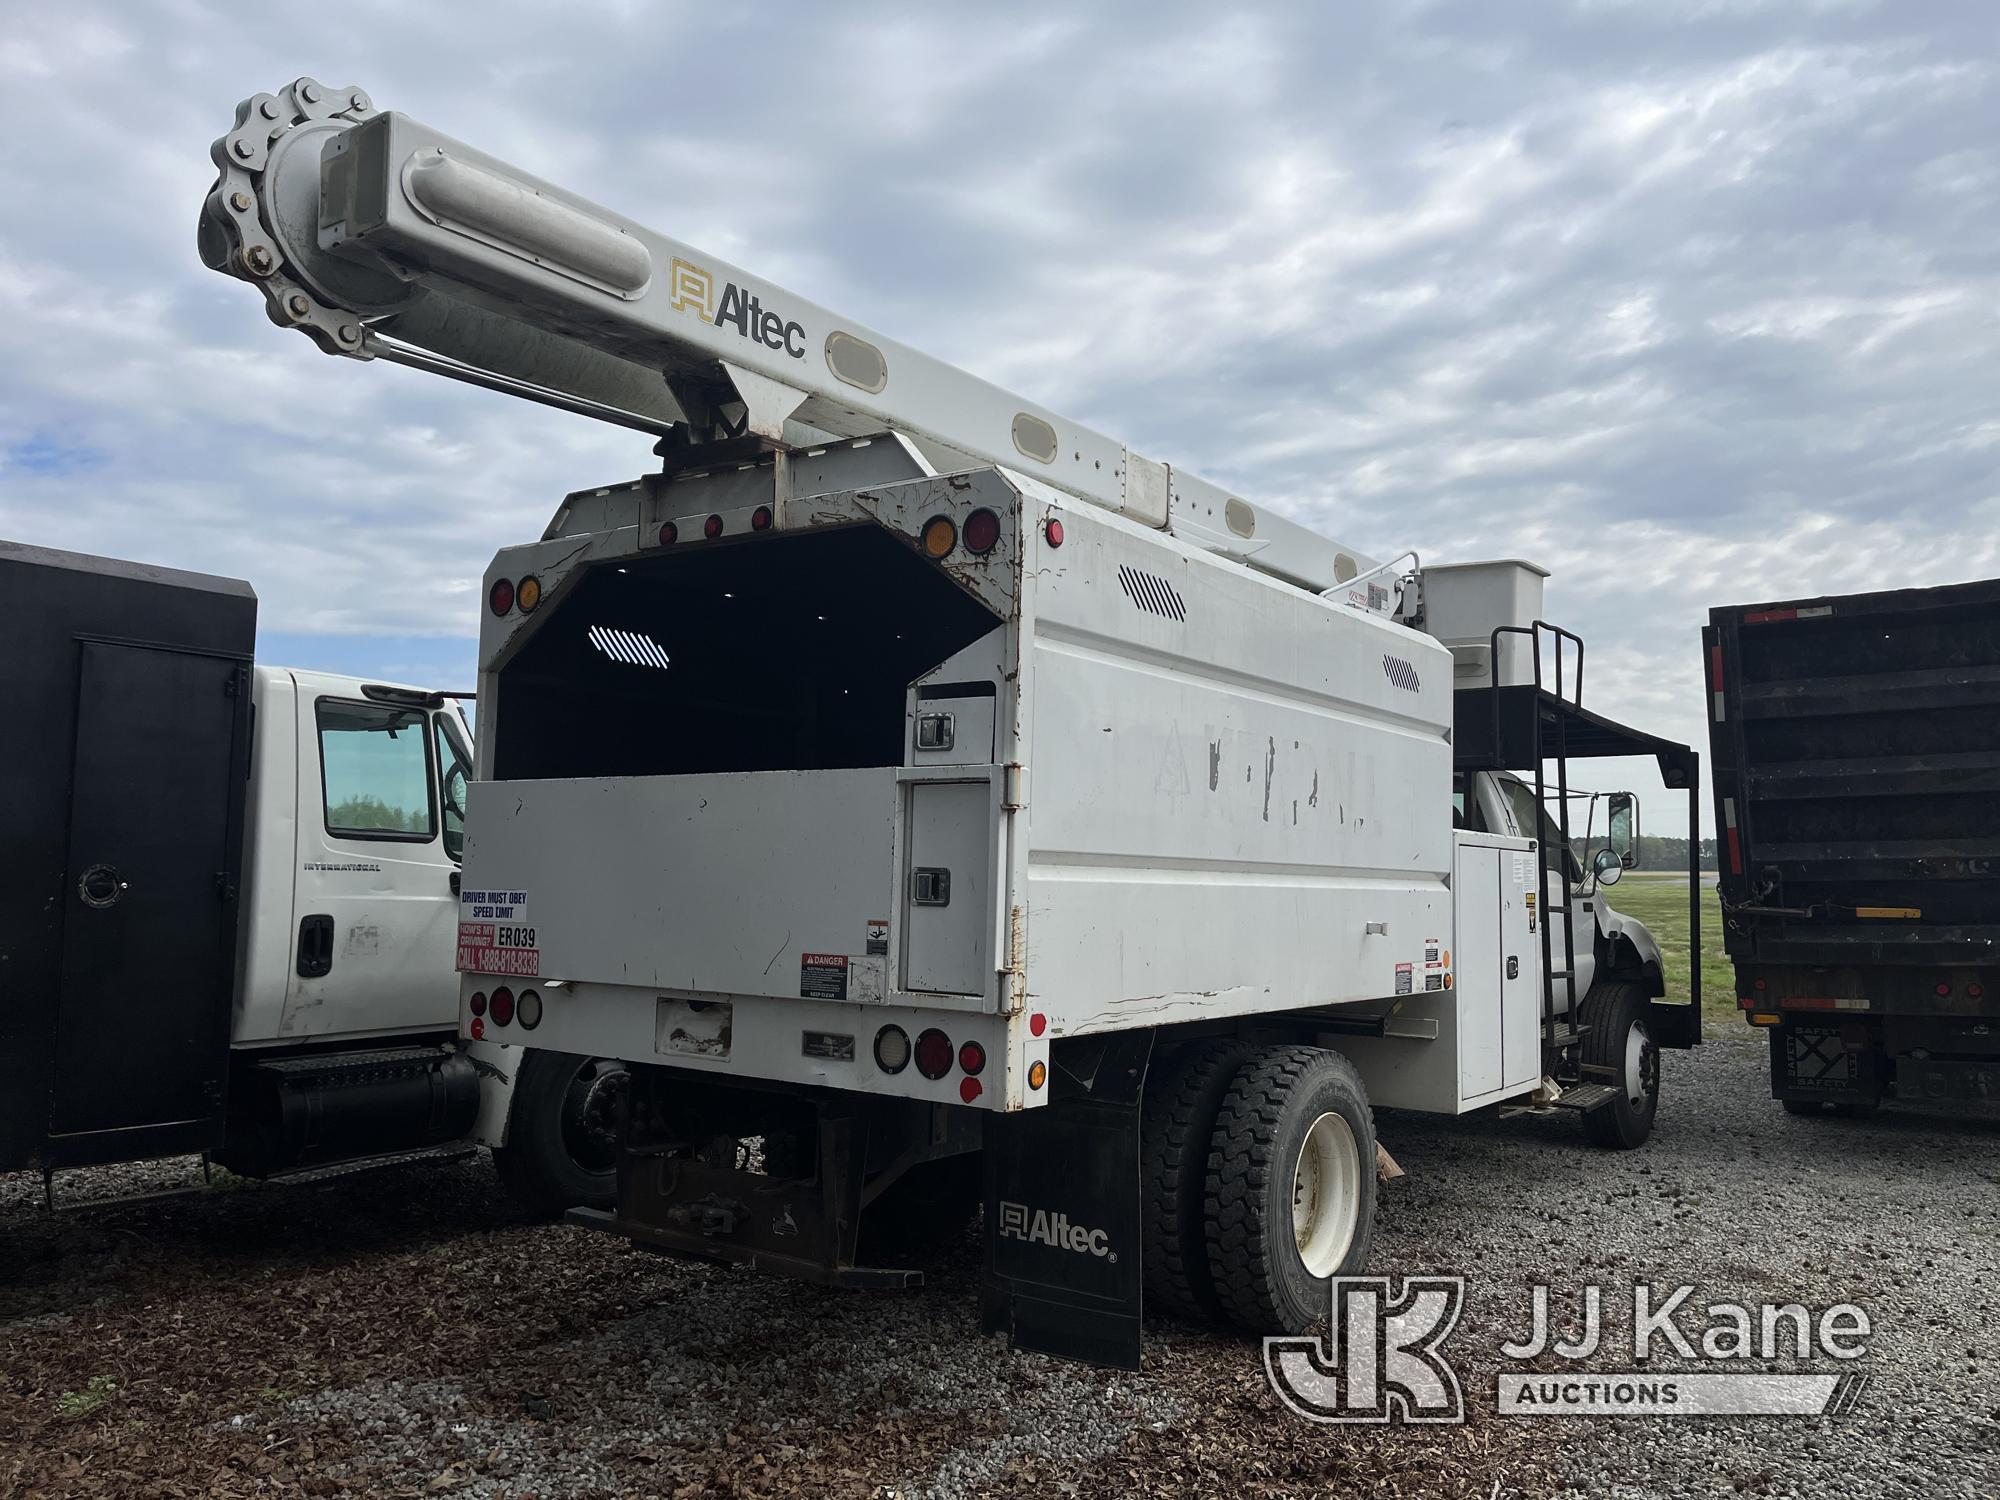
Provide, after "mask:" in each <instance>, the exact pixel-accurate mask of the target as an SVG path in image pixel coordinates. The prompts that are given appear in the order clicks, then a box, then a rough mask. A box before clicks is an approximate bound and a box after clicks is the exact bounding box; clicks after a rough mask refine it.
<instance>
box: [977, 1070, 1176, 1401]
mask: <svg viewBox="0 0 2000 1500" xmlns="http://www.w3.org/2000/svg"><path fill="white" fill-rule="evenodd" d="M1152 1049H1153V1034H1152V1032H1150V1031H1133V1032H1120V1033H1117V1034H1114V1035H1110V1036H1102V1037H1078V1038H1075V1039H1074V1040H1070V1041H1065V1042H1059V1043H1057V1044H1056V1046H1055V1048H1054V1049H1053V1050H1052V1052H1051V1056H1050V1069H1049V1073H1050V1077H1049V1096H1050V1097H1049V1102H1048V1103H1047V1104H1046V1105H1044V1106H1043V1107H1042V1108H1040V1109H1029V1110H1023V1111H1021V1112H1020V1113H1018V1114H1009V1115H998V1116H995V1117H993V1118H992V1119H991V1120H989V1121H988V1122H987V1127H986V1269H985V1274H984V1276H983V1278H982V1281H981V1288H980V1293H981V1295H980V1303H981V1313H982V1317H983V1320H984V1324H985V1328H986V1331H987V1332H988V1333H999V1332H1001V1331H1003V1330H1004V1331H1005V1332H1006V1334H1007V1340H1008V1343H1009V1344H1010V1345H1011V1346H1012V1347H1014V1348H1016V1349H1033V1350H1035V1351H1037V1352H1039V1353H1042V1354H1053V1355H1056V1356H1058V1357H1061V1358H1064V1359H1080V1360H1085V1361H1087V1362H1089V1363H1091V1364H1096V1365H1108V1366H1110V1367H1111V1368H1113V1369H1119V1370H1136V1369H1138V1368H1139V1337H1140V1318H1141V1314H1142V1312H1143V1308H1142V1306H1141V1295H1142V1293H1141V1284H1142V1283H1141V1276H1142V1272H1143V1268H1144V1264H1145V1257H1144V1255H1143V1254H1142V1253H1141V1247H1140V1244H1139V1236H1140V1201H1139V1107H1140V1101H1141V1099H1142V1097H1143V1095H1144V1092H1145V1084H1146V1065H1147V1063H1148V1061H1149V1060H1150V1058H1151V1055H1152Z"/></svg>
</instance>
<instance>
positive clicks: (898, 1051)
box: [875, 1026, 910, 1073]
mask: <svg viewBox="0 0 2000 1500" xmlns="http://www.w3.org/2000/svg"><path fill="white" fill-rule="evenodd" d="M909 1065H910V1034H909V1033H908V1032H907V1031H905V1030H903V1028H902V1027H900V1026H884V1027H883V1028H882V1029H881V1030H880V1031H878V1032H876V1033H875V1066H876V1067H878V1068H880V1069H881V1070H882V1071H883V1072H884V1073H900V1072H902V1071H903V1069H905V1068H907V1067H908V1066H909Z"/></svg>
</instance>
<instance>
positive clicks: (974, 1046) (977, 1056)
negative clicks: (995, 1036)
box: [958, 1042, 986, 1077]
mask: <svg viewBox="0 0 2000 1500" xmlns="http://www.w3.org/2000/svg"><path fill="white" fill-rule="evenodd" d="M958 1065H959V1067H960V1068H962V1069H963V1070H964V1071H965V1072H967V1073H970V1074H972V1075H973V1076H974V1077H977V1076H978V1075H979V1073H980V1072H981V1071H982V1070H983V1069H984V1068H985V1067H986V1049H985V1048H984V1047H982V1046H980V1045H979V1043H977V1042H967V1043H966V1044H965V1045H964V1046H963V1047H960V1048H959V1049H958Z"/></svg>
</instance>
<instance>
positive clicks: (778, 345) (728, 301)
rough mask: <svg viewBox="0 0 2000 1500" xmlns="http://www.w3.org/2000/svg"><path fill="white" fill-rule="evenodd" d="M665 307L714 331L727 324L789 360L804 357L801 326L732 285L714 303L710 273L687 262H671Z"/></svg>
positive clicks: (804, 348)
mask: <svg viewBox="0 0 2000 1500" xmlns="http://www.w3.org/2000/svg"><path fill="white" fill-rule="evenodd" d="M667 305H668V306H669V307H671V308H673V309H674V311H675V312H691V313H693V314H694V315H695V316H696V317H697V318H700V319H701V320H702V322H704V323H710V324H713V325H714V326H715V327H717V328H720V327H722V326H723V325H724V324H727V325H728V326H729V327H731V328H734V329H735V330H736V331H737V332H738V333H739V334H741V335H742V336H743V337H744V338H746V339H749V340H750V341H751V342H752V343H753V344H762V345H763V346H764V347H765V348H766V349H782V350H784V351H785V353H787V354H789V355H791V357H792V358H793V359H804V358H805V357H806V330H805V325H804V324H803V323H797V322H793V321H791V320H789V319H787V318H785V317H784V316H783V315H781V314H779V313H774V312H772V311H771V310H770V309H769V308H767V307H765V306H764V304H763V303H762V302H760V301H758V299H757V296H756V294H755V293H754V292H746V291H744V290H743V288H742V287H740V286H738V285H737V284H736V283H735V282H733V281H728V282H724V283H723V286H722V300H721V302H720V303H718V302H717V301H716V299H715V274H714V272H712V271H709V270H707V269H705V268H704V267H701V266H697V265H694V264H692V263H691V262H689V261H685V260H676V261H675V262H674V279H673V286H672V288H671V289H670V291H669V295H668V301H667Z"/></svg>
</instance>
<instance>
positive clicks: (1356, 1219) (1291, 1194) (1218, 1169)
mask: <svg viewBox="0 0 2000 1500" xmlns="http://www.w3.org/2000/svg"><path fill="white" fill-rule="evenodd" d="M1207 1198H1208V1205H1207V1206H1208V1212H1207V1219H1208V1224H1207V1229H1208V1268H1209V1275H1210V1277H1211V1278H1212V1280H1213V1282H1214V1286H1215V1295H1216V1299H1217V1301H1218V1302H1219V1303H1220V1304H1221V1306H1222V1309H1223V1311H1224V1312H1225V1313H1227V1314H1228V1316H1229V1318H1230V1319H1231V1321H1233V1322H1235V1323H1237V1324H1239V1325H1240V1326H1242V1327H1243V1328H1245V1329H1247V1330H1249V1331H1250V1332H1253V1333H1300V1332H1303V1331H1304V1330H1305V1329H1306V1328H1308V1327H1310V1326H1311V1325H1312V1324H1313V1323H1314V1322H1316V1321H1317V1320H1318V1319H1320V1318H1322V1317H1324V1316H1325V1315H1326V1312H1327V1306H1328V1304H1327V1293H1326V1282H1327V1278H1328V1277H1332V1276H1345V1275H1351V1274H1353V1273H1354V1272H1355V1271H1357V1270H1359V1269H1360V1268H1361V1267H1362V1266H1364V1265H1366V1264H1367V1261H1368V1252H1369V1248H1370V1246H1371V1245H1372V1243H1373V1241H1374V1237H1375V1121H1374V1116H1373V1114H1372V1112H1371V1111H1370V1110H1369V1107H1368V1096H1367V1093H1366V1091H1365V1090H1364V1089H1363V1088H1362V1085H1361V1076H1360V1074H1358V1073H1357V1072H1355V1070H1354V1065H1353V1064H1352V1063H1350V1062H1349V1061H1348V1060H1347V1059H1346V1058H1344V1057H1342V1056H1341V1055H1340V1054H1339V1053H1337V1052H1328V1051H1326V1050H1324V1049H1322V1048H1318V1047H1276V1048H1270V1049H1268V1050H1263V1051H1259V1052H1256V1053H1253V1054H1252V1055H1251V1056H1250V1057H1249V1058H1248V1059H1247V1060H1246V1061H1245V1062H1244V1063H1243V1065H1242V1066H1241V1067H1240V1068H1239V1069H1238V1070H1237V1073H1236V1076H1235V1077H1234V1078H1233V1079H1232V1080H1231V1081H1230V1085H1229V1089H1228V1091H1227V1093H1226V1094H1225V1096H1224V1098H1223V1101H1222V1107H1221V1109H1220V1110H1219V1111H1218V1113H1217V1115H1216V1121H1215V1132H1214V1135H1213V1136H1212V1137H1211V1140H1210V1146H1209V1156H1208V1187H1207Z"/></svg>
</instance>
